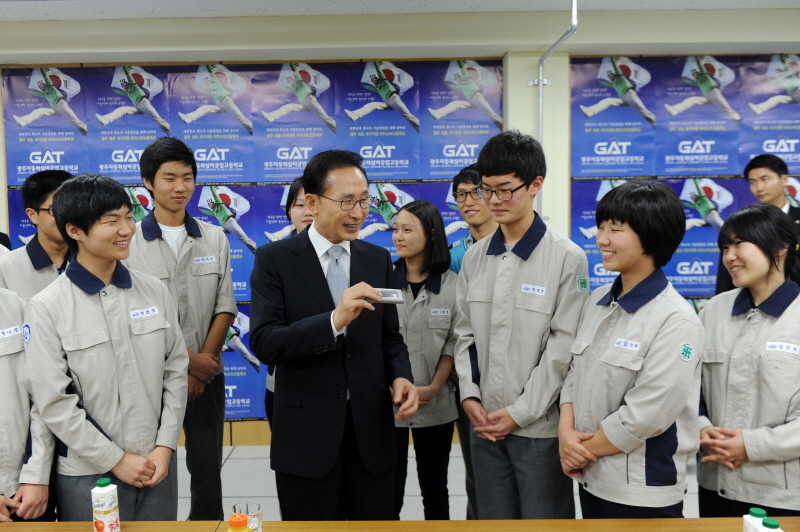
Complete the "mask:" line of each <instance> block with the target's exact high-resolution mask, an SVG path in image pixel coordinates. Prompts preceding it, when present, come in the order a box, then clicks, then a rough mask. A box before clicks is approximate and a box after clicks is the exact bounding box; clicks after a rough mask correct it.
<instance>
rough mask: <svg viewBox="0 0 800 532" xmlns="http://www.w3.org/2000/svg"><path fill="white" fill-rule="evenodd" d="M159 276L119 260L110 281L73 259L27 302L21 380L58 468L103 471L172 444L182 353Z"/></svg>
mask: <svg viewBox="0 0 800 532" xmlns="http://www.w3.org/2000/svg"><path fill="white" fill-rule="evenodd" d="M177 322H178V313H177V311H176V310H175V304H174V303H173V302H172V299H171V298H170V296H169V293H168V292H167V291H166V290H164V286H163V285H162V284H161V282H160V281H159V280H158V279H155V278H153V277H151V276H149V275H146V274H143V273H139V272H137V271H133V270H128V269H127V268H125V266H123V265H122V264H121V263H119V262H118V263H117V267H116V270H115V272H114V275H113V278H112V280H111V284H110V285H108V286H105V284H104V283H103V281H101V280H100V279H98V278H97V277H96V276H94V275H93V274H91V273H90V272H89V271H88V270H86V269H85V268H83V266H81V265H80V263H78V262H77V260H76V261H73V262H71V263H70V265H69V266H68V267H67V271H66V272H65V274H64V275H62V276H61V277H59V278H58V279H56V281H55V282H53V283H52V284H51V285H50V286H48V287H47V288H45V289H44V290H42V291H41V292H40V293H39V294H38V295H36V296H34V297H33V298H32V299H31V300H30V301H29V302H28V305H27V307H25V326H24V328H25V330H24V331H23V334H24V335H26V337H27V346H26V348H25V350H26V355H25V385H26V387H27V388H28V391H29V392H30V394H31V397H33V401H34V402H35V404H36V406H37V407H38V409H39V412H40V413H41V416H42V419H43V420H44V422H45V423H46V424H47V426H48V427H49V428H50V430H51V431H52V432H53V434H55V436H56V438H58V441H57V442H56V453H57V455H58V473H59V474H62V475H67V476H81V475H94V474H102V473H106V472H108V471H109V470H110V469H111V468H113V467H114V466H115V465H116V464H117V462H119V461H120V459H122V456H123V454H124V453H131V454H138V455H141V456H146V455H148V454H149V453H150V452H151V451H152V450H153V449H155V447H156V446H159V445H161V446H164V447H169V448H171V449H173V450H174V449H176V447H177V445H178V436H179V435H180V431H181V426H182V424H183V415H184V412H185V410H186V399H187V391H188V379H187V371H188V365H189V355H188V353H187V351H186V344H185V343H184V341H183V336H182V335H181V332H180V329H179V328H178V326H177Z"/></svg>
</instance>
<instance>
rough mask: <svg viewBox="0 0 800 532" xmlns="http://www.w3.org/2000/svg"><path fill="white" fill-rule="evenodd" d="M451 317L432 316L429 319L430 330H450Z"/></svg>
mask: <svg viewBox="0 0 800 532" xmlns="http://www.w3.org/2000/svg"><path fill="white" fill-rule="evenodd" d="M450 321H451V318H450V316H431V317H430V318H428V329H449V328H450Z"/></svg>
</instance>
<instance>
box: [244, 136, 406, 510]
mask: <svg viewBox="0 0 800 532" xmlns="http://www.w3.org/2000/svg"><path fill="white" fill-rule="evenodd" d="M361 161H362V158H361V156H359V155H358V154H356V153H353V152H349V151H344V150H331V151H326V152H322V153H319V154H317V155H315V156H314V157H313V158H312V159H311V160H310V161H309V163H308V165H307V166H306V168H305V171H304V173H303V188H304V189H305V192H306V196H305V201H306V206H307V207H308V208H309V209H310V210H311V212H312V213H314V223H313V225H311V226H310V227H309V228H308V229H307V230H305V231H303V232H302V233H300V234H299V235H297V236H296V237H295V238H290V239H287V240H281V241H278V242H273V243H270V244H267V245H265V246H263V247H261V248H259V249H258V251H257V253H256V261H255V265H254V267H253V273H252V276H251V278H250V284H251V289H252V300H251V317H250V319H251V328H250V347H251V349H252V351H253V353H255V355H256V356H257V357H258V358H259V359H260V360H261V361H262V362H264V363H265V364H269V365H273V364H275V365H276V371H275V397H274V411H273V419H272V429H273V436H272V449H271V464H272V469H274V470H275V478H276V481H277V487H278V500H279V503H280V509H281V516H282V517H283V519H284V520H290V521H294V520H336V519H341V518H345V519H368V520H379V519H391V518H392V468H393V467H394V464H395V446H396V444H395V443H394V439H393V438H394V420H393V418H392V415H393V412H392V403H397V404H399V405H400V408H399V411H398V413H397V417H398V418H399V419H408V418H409V417H411V416H413V415H414V414H415V413H416V411H417V407H418V396H417V391H416V388H415V387H414V385H413V384H412V382H413V381H412V379H413V377H412V375H411V366H410V364H409V360H408V350H407V349H406V346H405V344H404V343H403V338H402V336H401V335H400V332H399V330H398V318H397V310H396V308H395V307H394V306H393V305H387V304H380V303H374V301H379V300H380V299H381V294H380V292H379V291H378V290H376V288H378V287H380V288H385V287H389V286H391V283H392V278H393V276H392V261H391V257H390V255H389V253H388V252H387V251H386V250H385V249H382V248H380V247H377V246H374V245H372V244H369V243H367V242H363V241H361V240H356V237H357V236H358V230H359V228H360V227H361V224H362V223H363V222H364V220H365V219H366V217H367V214H368V213H369V203H370V199H371V198H370V197H369V193H368V182H367V178H366V173H365V172H364V170H363V169H362V168H361ZM370 300H372V301H373V302H370Z"/></svg>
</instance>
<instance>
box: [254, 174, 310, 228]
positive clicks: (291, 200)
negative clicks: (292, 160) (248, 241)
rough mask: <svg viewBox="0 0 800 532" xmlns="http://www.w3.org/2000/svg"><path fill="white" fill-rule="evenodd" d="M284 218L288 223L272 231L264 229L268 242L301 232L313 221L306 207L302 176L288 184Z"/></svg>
mask: <svg viewBox="0 0 800 532" xmlns="http://www.w3.org/2000/svg"><path fill="white" fill-rule="evenodd" d="M286 218H288V219H289V224H290V225H287V226H286V227H284V228H283V229H280V230H278V231H275V232H274V233H268V232H266V231H264V235H266V237H267V239H268V240H269V241H270V242H275V241H278V240H281V239H283V238H286V237H289V236H295V235H297V234H298V233H302V232H303V231H305V229H306V227H308V226H309V225H311V224H312V223H313V222H314V215H313V214H311V211H310V210H308V209H307V208H306V192H305V190H303V178H302V177H298V178H297V179H295V180H294V181H292V184H291V185H289V190H288V191H287V192H286Z"/></svg>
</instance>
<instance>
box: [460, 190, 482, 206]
mask: <svg viewBox="0 0 800 532" xmlns="http://www.w3.org/2000/svg"><path fill="white" fill-rule="evenodd" d="M467 194H469V196H470V197H471V198H472V199H474V200H479V199H483V198H482V197H481V193H480V192H478V188H477V187H475V188H473V189H472V190H470V191H469V192H465V191H463V190H459V191H457V192H453V199H455V200H456V203H464V200H466V199H467Z"/></svg>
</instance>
